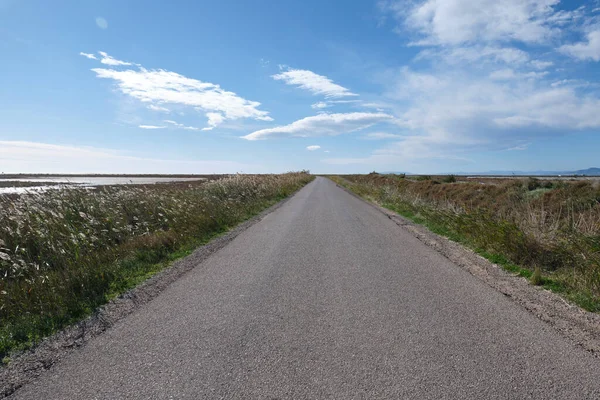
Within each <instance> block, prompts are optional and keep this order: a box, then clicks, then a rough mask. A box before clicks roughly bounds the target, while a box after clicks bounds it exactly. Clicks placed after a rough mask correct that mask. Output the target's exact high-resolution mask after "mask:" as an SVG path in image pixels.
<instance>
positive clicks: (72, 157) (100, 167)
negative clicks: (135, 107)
mask: <svg viewBox="0 0 600 400" xmlns="http://www.w3.org/2000/svg"><path fill="white" fill-rule="evenodd" d="M0 165H2V171H3V172H5V173H41V172H43V173H54V174H57V173H63V174H68V173H79V174H90V173H103V174H213V173H224V174H228V173H236V172H241V171H243V172H246V173H264V172H266V171H265V170H264V168H262V167H261V166H257V165H248V164H243V163H237V162H232V161H222V160H202V161H200V160H179V159H178V160H164V159H154V158H144V157H132V156H128V155H125V154H122V153H121V152H119V151H117V150H112V149H100V148H93V147H81V146H70V145H55V144H48V143H38V142H25V141H0Z"/></svg>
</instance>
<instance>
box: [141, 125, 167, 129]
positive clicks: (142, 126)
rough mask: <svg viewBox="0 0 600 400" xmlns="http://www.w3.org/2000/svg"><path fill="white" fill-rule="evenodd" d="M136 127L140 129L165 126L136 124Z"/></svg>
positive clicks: (163, 127) (162, 127)
mask: <svg viewBox="0 0 600 400" xmlns="http://www.w3.org/2000/svg"><path fill="white" fill-rule="evenodd" d="M138 128H142V129H165V128H166V126H158V125H138Z"/></svg>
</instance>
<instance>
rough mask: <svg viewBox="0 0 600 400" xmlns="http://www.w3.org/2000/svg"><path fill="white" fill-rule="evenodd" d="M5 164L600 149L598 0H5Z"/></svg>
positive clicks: (357, 167) (195, 162)
mask: <svg viewBox="0 0 600 400" xmlns="http://www.w3.org/2000/svg"><path fill="white" fill-rule="evenodd" d="M0 51H1V54H2V55H3V59H4V62H2V63H0V84H1V86H2V91H1V92H0V170H1V171H3V172H32V173H33V172H47V173H68V172H73V173H92V172H95V173H101V172H105V173H233V172H247V173H255V172H256V173H266V172H283V171H288V170H299V169H309V170H311V171H312V172H316V173H354V172H370V171H373V170H377V171H410V172H414V173H441V172H456V171H465V172H469V171H488V170H507V171H510V170H542V169H544V170H573V169H580V168H586V167H590V166H600V165H599V164H600V162H598V159H599V158H598V153H599V150H600V135H599V133H600V2H599V1H587V2H581V1H579V2H575V1H561V2H559V1H557V0H480V1H477V2H473V1H471V0H445V1H443V0H385V1H368V0H364V1H355V2H351V1H347V0H344V1H333V0H331V1H313V0H305V1H302V2H299V1H276V0H273V1H266V0H265V1H253V2H250V1H241V0H240V1H227V0H220V1H173V2H165V1H151V2H149V1H137V0H128V1H127V2H123V1H113V0H102V1H100V0H98V1H91V0H90V1H54V2H48V1H34V0H20V1H18V0H0Z"/></svg>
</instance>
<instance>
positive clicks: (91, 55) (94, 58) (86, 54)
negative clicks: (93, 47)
mask: <svg viewBox="0 0 600 400" xmlns="http://www.w3.org/2000/svg"><path fill="white" fill-rule="evenodd" d="M79 55H80V56H84V57H86V58H89V59H90V60H97V58H96V56H95V55H93V54H90V53H84V52H80V53H79Z"/></svg>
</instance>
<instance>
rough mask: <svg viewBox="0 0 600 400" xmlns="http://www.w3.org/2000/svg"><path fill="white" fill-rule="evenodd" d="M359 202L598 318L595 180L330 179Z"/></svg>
mask: <svg viewBox="0 0 600 400" xmlns="http://www.w3.org/2000/svg"><path fill="white" fill-rule="evenodd" d="M331 179H333V180H334V181H335V182H337V183H338V184H340V185H342V186H345V187H346V188H348V189H350V190H352V191H353V192H355V193H357V194H358V195H360V196H362V197H364V198H366V199H368V200H371V201H373V202H375V203H378V204H380V205H382V206H383V207H386V208H388V209H390V210H393V211H395V212H397V213H399V214H401V215H403V216H404V217H406V218H408V219H410V220H412V221H414V222H416V223H419V224H423V225H425V226H427V227H428V228H429V229H430V230H432V231H433V232H435V233H438V234H440V235H443V236H446V237H448V238H450V239H451V240H454V241H456V242H459V243H462V244H464V245H466V246H467V247H470V248H471V249H473V250H475V251H476V252H478V253H479V254H481V255H482V256H484V257H486V258H488V259H489V260H491V261H492V262H494V263H497V264H499V265H501V266H502V267H504V268H505V269H507V270H509V271H511V272H514V273H516V274H519V275H521V276H524V277H526V278H528V279H529V280H530V282H531V283H532V284H536V285H541V286H544V287H546V288H547V289H550V290H552V291H555V292H558V293H560V294H562V295H563V296H564V297H565V298H567V299H569V300H571V301H573V302H575V303H576V304H578V305H579V306H581V307H583V308H585V309H587V310H589V311H593V312H600V185H599V182H598V181H591V180H590V181H587V180H586V181H568V180H562V181H551V180H540V179H536V178H522V179H465V178H460V179H459V177H456V176H442V177H431V176H422V177H407V176H404V175H381V174H377V173H371V174H369V175H347V176H343V177H340V176H334V177H331Z"/></svg>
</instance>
